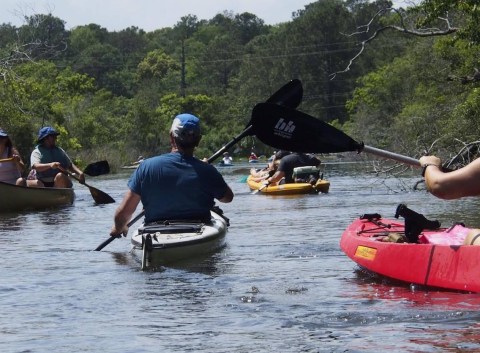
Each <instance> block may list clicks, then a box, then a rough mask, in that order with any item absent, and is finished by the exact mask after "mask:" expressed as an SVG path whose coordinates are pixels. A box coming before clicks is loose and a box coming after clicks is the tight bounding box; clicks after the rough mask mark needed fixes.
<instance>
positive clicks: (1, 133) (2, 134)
mask: <svg viewBox="0 0 480 353" xmlns="http://www.w3.org/2000/svg"><path fill="white" fill-rule="evenodd" d="M0 137H8V134H7V132H6V131H5V130H3V129H0Z"/></svg>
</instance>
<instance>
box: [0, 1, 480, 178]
mask: <svg viewBox="0 0 480 353" xmlns="http://www.w3.org/2000/svg"><path fill="white" fill-rule="evenodd" d="M389 6H391V2H390V1H384V0H378V1H374V2H367V1H364V0H348V1H342V0H322V1H314V2H312V3H311V4H308V5H307V6H305V7H304V8H303V9H301V10H299V11H297V12H296V13H295V14H294V15H293V18H292V21H290V22H286V23H282V24H278V25H275V26H267V25H265V24H264V21H263V20H262V19H260V18H258V17H257V16H255V15H254V14H251V13H248V12H246V13H242V14H234V13H233V12H224V13H222V14H217V15H216V16H215V17H213V18H212V19H210V20H199V19H198V18H197V17H196V16H194V15H186V16H184V17H182V18H181V19H180V20H179V21H178V22H177V24H176V25H175V26H174V27H172V28H162V29H158V30H156V31H153V32H148V33H147V32H145V31H143V30H142V29H139V28H137V27H129V28H126V29H125V30H122V31H118V32H109V31H107V30H106V29H105V28H102V27H100V26H99V25H96V24H89V25H86V26H79V27H75V28H73V29H71V30H66V29H65V22H64V21H62V20H61V19H59V18H56V17H54V16H52V15H51V14H48V15H41V14H38V15H34V16H31V17H28V18H26V23H25V25H24V26H21V27H20V28H15V27H13V26H11V25H7V24H3V25H0V54H1V57H2V58H3V59H0V73H1V74H2V80H1V81H0V99H2V105H0V125H1V126H2V127H4V128H6V129H8V130H9V132H10V133H12V135H13V136H14V137H15V142H16V144H17V145H18V147H19V148H20V151H21V152H22V155H24V156H28V155H29V154H30V151H31V149H32V148H33V145H34V143H35V140H36V133H37V131H38V129H39V128H40V127H42V126H44V125H53V126H55V127H56V128H57V129H59V131H61V136H60V138H59V143H61V145H62V146H63V147H64V148H66V149H67V150H68V152H69V153H70V154H71V155H72V156H73V157H74V158H76V159H77V160H78V161H79V163H83V164H86V163H89V162H92V161H95V160H100V159H108V160H109V161H110V164H111V165H112V167H113V168H114V169H115V168H116V167H118V166H120V165H122V164H129V163H131V161H133V160H135V159H136V158H137V157H138V155H144V156H152V155H154V154H157V153H163V152H166V151H168V150H169V149H170V141H169V137H168V131H169V128H170V125H171V121H172V119H173V117H174V116H176V115H177V114H179V113H182V112H190V113H193V114H195V115H197V116H199V117H200V119H201V121H202V126H203V138H202V141H201V144H200V147H199V149H198V155H199V156H201V157H208V156H210V155H212V154H213V153H214V152H215V151H217V150H218V149H219V148H220V147H221V146H223V145H224V144H225V143H226V142H228V141H229V140H231V139H232V138H233V137H234V136H236V135H238V134H239V133H240V132H241V131H242V130H243V129H244V128H245V125H246V123H247V122H248V121H249V118H250V115H251V110H252V108H253V106H254V105H255V104H256V103H258V102H263V101H265V100H266V99H268V97H269V96H271V95H272V94H273V93H274V92H275V91H276V90H278V89H279V88H280V87H281V86H283V85H284V84H285V83H286V82H287V81H289V80H291V79H293V78H299V79H301V81H302V83H303V87H304V92H305V94H304V99H303V102H302V104H301V106H300V107H299V109H301V110H303V111H305V112H307V113H310V114H312V115H314V116H317V117H319V118H322V119H323V120H325V121H328V122H331V123H332V124H333V125H334V126H338V127H341V128H342V129H344V130H345V131H347V132H348V133H351V134H352V136H355V138H356V139H359V140H364V141H365V142H368V143H369V144H375V145H378V146H380V147H388V148H392V149H393V150H397V151H399V152H406V153H408V154H411V155H415V154H417V153H420V151H421V150H427V149H429V147H430V145H431V144H432V143H434V142H435V141H436V140H437V139H438V138H439V137H440V136H441V137H442V138H441V140H440V142H439V145H442V147H444V148H449V146H451V145H452V141H458V140H463V141H468V140H470V139H476V136H478V133H479V132H480V131H479V130H480V128H479V125H480V123H479V122H478V121H479V119H478V116H479V106H478V105H479V103H478V102H479V93H478V82H479V81H475V79H470V80H468V79H469V78H471V77H473V76H474V75H475V73H476V72H477V71H476V70H478V65H479V59H478V52H479V44H478V42H479V41H478V35H479V34H478V33H479V28H480V26H478V23H479V22H478V16H479V6H478V5H477V4H476V1H474V0H466V1H460V2H457V1H453V0H425V1H423V2H422V4H421V7H419V8H417V10H418V11H417V12H416V14H417V16H423V17H421V20H422V21H423V23H424V24H427V23H431V24H438V23H439V22H437V17H438V16H441V15H444V14H445V13H446V11H449V13H453V19H455V21H456V23H458V24H460V27H459V30H458V31H457V33H456V34H455V35H454V36H448V37H443V38H441V39H435V40H434V39H432V38H412V37H407V36H405V35H404V34H403V33H399V32H394V33H390V35H389V36H383V35H379V36H378V37H377V38H376V39H375V40H374V41H371V42H369V43H368V45H367V47H366V48H365V50H364V51H363V52H362V54H361V55H360V56H359V57H358V58H356V60H355V63H354V64H353V65H351V66H350V67H349V69H348V70H346V71H345V72H342V71H343V70H345V68H346V67H347V65H348V64H349V62H350V60H351V59H352V58H353V57H354V56H355V55H356V54H357V53H358V50H359V46H358V44H359V41H361V40H366V39H367V38H368V36H369V34H366V33H361V30H360V29H361V28H362V26H363V25H366V24H370V26H371V30H372V31H375V30H378V29H380V28H381V26H383V25H386V24H397V23H398V20H399V13H394V14H388V15H386V16H384V17H383V18H382V19H381V20H380V21H378V23H377V22H371V20H372V18H374V17H375V16H376V14H377V13H378V12H379V10H381V9H384V8H388V7H389ZM420 10H421V11H420ZM354 33H355V35H354ZM339 72H342V73H339ZM334 73H337V75H336V76H335V78H334V79H332V78H333V76H334V75H332V74H334ZM466 82H469V84H466ZM462 83H463V84H462ZM236 147H239V148H238V149H237V148H235V150H236V151H237V152H238V155H237V156H245V155H246V154H248V152H249V151H250V150H251V149H252V148H254V149H255V150H257V151H260V152H264V151H266V152H267V153H269V152H271V150H270V148H269V147H267V146H263V145H262V144H260V143H259V142H258V141H257V140H256V139H255V138H245V139H243V140H242V141H241V142H240V143H239V144H238V146H236ZM231 152H233V151H231Z"/></svg>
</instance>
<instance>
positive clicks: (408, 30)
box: [329, 7, 458, 80]
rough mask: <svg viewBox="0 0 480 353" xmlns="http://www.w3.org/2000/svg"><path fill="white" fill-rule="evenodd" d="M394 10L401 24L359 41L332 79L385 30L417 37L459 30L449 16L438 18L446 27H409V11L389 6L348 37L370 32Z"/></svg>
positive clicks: (384, 28) (350, 65)
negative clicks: (407, 15)
mask: <svg viewBox="0 0 480 353" xmlns="http://www.w3.org/2000/svg"><path fill="white" fill-rule="evenodd" d="M392 12H395V13H396V14H397V15H398V17H399V21H400V24H399V25H386V26H383V27H380V28H378V29H377V30H375V31H374V32H373V33H372V34H371V35H370V36H369V37H368V38H367V39H365V40H363V41H361V42H360V43H359V45H360V49H359V50H358V52H357V53H356V54H355V55H354V57H353V58H352V59H350V61H349V63H348V65H347V66H346V67H345V69H343V70H341V71H337V72H334V73H332V74H330V75H329V77H330V80H333V79H335V77H336V76H337V75H338V74H342V73H346V72H348V71H350V68H351V67H352V65H353V63H354V62H355V60H357V59H358V58H359V57H360V55H362V53H363V51H364V50H365V47H366V45H367V44H368V43H369V42H371V41H372V40H374V39H375V38H376V37H377V36H378V35H379V34H380V33H382V32H385V31H388V30H394V31H397V32H402V33H405V34H407V35H413V36H417V37H433V36H446V35H450V34H452V33H455V32H457V31H458V28H457V27H453V26H452V25H451V23H450V20H449V19H448V18H447V17H446V18H438V20H439V21H440V22H441V23H443V24H444V28H417V29H415V28H413V25H412V26H410V27H409V26H407V21H406V18H405V16H406V14H407V12H405V11H404V10H398V9H395V8H392V7H389V8H385V9H381V10H379V11H378V12H377V13H376V14H375V15H374V16H373V17H372V19H371V20H370V21H369V22H368V23H367V24H366V25H362V26H359V27H358V28H357V29H358V31H356V32H353V33H351V34H346V35H347V36H348V37H355V36H360V35H364V34H370V32H371V27H372V25H373V24H374V23H375V21H376V20H377V21H378V20H379V18H381V17H382V16H385V15H387V14H389V13H392Z"/></svg>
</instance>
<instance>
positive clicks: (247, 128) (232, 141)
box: [207, 125, 253, 163]
mask: <svg viewBox="0 0 480 353" xmlns="http://www.w3.org/2000/svg"><path fill="white" fill-rule="evenodd" d="M252 127H253V126H252V125H249V126H247V127H246V128H245V130H243V131H242V132H241V133H240V134H239V135H237V136H236V137H234V138H233V140H231V141H230V142H228V143H227V144H226V145H224V146H223V147H222V148H220V149H219V150H218V151H217V152H215V154H213V155H212V156H211V157H210V158H209V159H208V160H207V162H208V163H212V162H213V161H214V160H215V159H217V158H218V157H219V156H220V155H222V154H223V153H224V152H226V151H227V150H228V149H229V148H230V147H232V146H233V145H235V144H236V143H238V141H240V140H241V139H242V138H244V137H245V136H247V135H249V134H250V131H251V130H252Z"/></svg>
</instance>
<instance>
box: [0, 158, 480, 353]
mask: <svg viewBox="0 0 480 353" xmlns="http://www.w3.org/2000/svg"><path fill="white" fill-rule="evenodd" d="M247 172H248V169H244V170H243V171H237V172H229V173H227V172H225V174H224V175H225V178H226V179H227V181H228V182H229V183H230V185H231V186H232V188H233V189H234V192H235V193H236V197H235V199H234V202H233V203H231V204H226V205H224V204H221V205H220V206H221V208H222V209H223V210H224V212H225V214H226V216H227V217H229V218H230V221H231V226H230V229H229V232H228V234H227V237H226V241H227V246H226V247H225V248H224V249H221V250H220V251H218V252H216V253H215V254H213V255H210V256H206V257H205V258H202V259H197V260H196V261H188V262H183V263H181V264H177V265H175V266H168V267H163V268H161V269H157V270H154V271H141V270H140V261H139V259H137V258H135V257H134V256H133V255H132V254H131V253H130V249H131V245H130V239H129V238H121V239H116V240H115V241H113V242H111V243H110V244H109V245H108V246H107V247H106V248H105V249H104V250H102V251H100V252H97V251H93V249H95V248H96V246H98V245H99V244H100V243H102V242H103V241H104V240H105V239H107V237H108V236H109V230H110V227H111V222H112V219H113V213H114V211H115V209H116V207H117V206H118V203H119V200H121V199H122V197H123V194H124V192H125V189H126V182H127V178H128V177H129V173H125V174H121V175H116V176H115V175H109V176H105V177H97V178H95V181H94V182H92V184H94V185H95V187H97V188H99V189H100V190H102V191H105V192H107V193H108V194H109V195H111V196H112V197H113V198H114V199H115V200H117V203H115V204H108V205H101V206H96V205H94V203H93V202H92V198H91V195H90V194H89V191H88V189H86V188H81V187H78V188H76V196H77V197H76V201H75V204H74V205H73V206H71V207H67V208H62V209H59V210H55V211H52V210H50V211H43V212H26V213H19V214H10V215H0V243H1V244H2V249H3V252H2V257H1V260H0V266H1V268H2V280H1V281H0V310H1V312H2V315H1V316H0V335H1V337H2V339H1V340H0V351H1V352H50V351H54V352H69V353H70V352H75V351H81V352H98V351H99V349H101V350H102V351H103V352H105V353H110V352H112V353H113V352H158V351H165V352H186V351H191V352H205V353H207V352H208V353H212V352H256V353H260V352H269V353H270V352H274V351H278V352H295V353H297V352H379V351H382V350H385V351H387V350H388V351H397V352H439V351H449V352H474V351H478V350H479V349H480V347H479V343H478V342H479V340H478V338H479V326H478V322H479V319H480V318H479V314H478V313H479V312H480V310H479V309H480V295H479V294H465V293H456V292H449V291H438V290H432V289H430V288H420V287H412V286H410V285H409V284H403V283H397V282H395V281H391V280H387V279H385V278H379V277H376V276H371V274H365V273H364V272H362V271H359V270H358V267H357V266H356V265H355V264H354V263H353V262H352V261H351V260H350V259H348V258H347V257H346V256H345V255H344V254H343V253H342V252H341V250H340V248H339V241H340V236H341V234H342V232H343V230H344V229H345V227H346V226H347V225H348V224H349V222H350V221H351V220H353V219H354V218H356V217H358V216H359V215H360V214H363V213H372V212H377V213H380V214H382V215H383V216H385V217H393V215H394V213H395V209H396V206H397V205H398V204H399V203H405V204H407V205H408V206H409V207H410V208H412V209H413V210H415V211H417V212H420V213H423V214H424V215H425V216H426V217H427V218H429V219H438V220H440V221H441V222H442V224H443V225H448V224H451V223H452V222H454V221H458V220H461V221H463V222H465V223H466V224H467V225H469V224H477V225H480V219H479V216H478V212H477V210H478V209H479V206H480V204H479V201H478V200H477V199H474V198H471V199H465V200H461V201H442V200H436V199H435V198H433V197H432V196H431V195H428V194H426V193H425V192H413V191H410V190H408V189H407V190H406V189H405V188H403V186H404V185H413V184H414V183H415V182H416V181H417V180H418V177H417V176H406V177H405V178H404V179H402V180H401V186H400V187H397V186H398V185H399V184H398V183H399V180H398V179H393V178H392V179H381V178H379V177H378V176H375V175H373V174H371V173H369V171H365V169H364V165H363V166H362V165H361V164H349V165H341V164H335V165H326V166H325V172H324V173H325V177H326V178H328V179H329V180H330V182H331V187H330V192H329V193H328V194H320V195H305V196H301V197H275V198H273V197H267V196H265V195H251V194H250V191H249V190H248V186H247V185H246V184H245V182H241V176H242V175H243V174H242V173H247ZM72 333H74V334H72Z"/></svg>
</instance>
